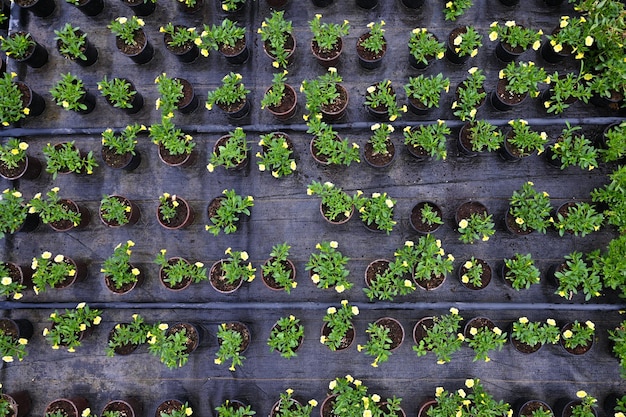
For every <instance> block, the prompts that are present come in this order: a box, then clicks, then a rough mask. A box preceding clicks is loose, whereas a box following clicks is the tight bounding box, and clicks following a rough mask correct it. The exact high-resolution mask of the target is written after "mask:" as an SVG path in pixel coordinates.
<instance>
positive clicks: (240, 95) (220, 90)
mask: <svg viewBox="0 0 626 417" xmlns="http://www.w3.org/2000/svg"><path fill="white" fill-rule="evenodd" d="M241 79H242V76H241V74H238V73H234V72H230V73H228V74H227V75H225V76H224V78H222V85H221V86H220V87H217V88H216V89H214V90H212V91H209V93H208V94H207V100H206V108H207V110H211V109H212V108H213V105H217V106H219V107H220V108H222V109H228V108H229V107H233V106H236V105H238V104H241V103H244V102H245V101H246V100H247V95H248V93H250V90H248V89H247V88H246V86H245V85H244V84H243V82H241Z"/></svg>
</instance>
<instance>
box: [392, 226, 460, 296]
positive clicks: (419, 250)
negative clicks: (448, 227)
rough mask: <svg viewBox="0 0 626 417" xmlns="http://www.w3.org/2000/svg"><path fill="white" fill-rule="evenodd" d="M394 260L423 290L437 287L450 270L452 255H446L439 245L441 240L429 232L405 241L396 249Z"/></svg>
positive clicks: (452, 260)
mask: <svg viewBox="0 0 626 417" xmlns="http://www.w3.org/2000/svg"><path fill="white" fill-rule="evenodd" d="M395 253H397V255H396V259H395V262H396V263H398V264H399V265H401V266H402V267H403V268H404V273H409V274H411V276H413V279H414V280H415V282H416V283H417V285H419V286H420V287H422V288H423V289H425V290H432V289H435V288H438V287H439V286H441V285H442V284H443V282H444V281H445V279H446V274H448V273H449V272H450V271H452V263H453V262H454V256H452V254H448V255H446V253H445V250H444V249H443V248H442V247H441V240H439V239H435V237H434V236H433V235H431V234H427V235H425V236H420V238H419V239H418V240H417V242H413V241H410V240H408V241H406V242H404V245H403V246H402V247H400V248H398V249H396V252H395Z"/></svg>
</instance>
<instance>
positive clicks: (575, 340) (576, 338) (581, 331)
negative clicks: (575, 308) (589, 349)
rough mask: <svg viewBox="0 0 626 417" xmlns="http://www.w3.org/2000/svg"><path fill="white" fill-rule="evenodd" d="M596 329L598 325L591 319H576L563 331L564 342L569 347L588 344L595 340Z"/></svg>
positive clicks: (573, 347)
mask: <svg viewBox="0 0 626 417" xmlns="http://www.w3.org/2000/svg"><path fill="white" fill-rule="evenodd" d="M595 330H596V325H595V324H594V323H593V322H592V321H591V320H587V321H586V322H584V323H579V322H578V320H574V322H573V323H572V326H571V328H570V329H568V330H565V331H564V332H563V333H562V336H563V344H564V345H565V347H566V348H568V349H575V348H577V347H581V346H587V345H588V344H589V343H591V342H593V335H594V333H595Z"/></svg>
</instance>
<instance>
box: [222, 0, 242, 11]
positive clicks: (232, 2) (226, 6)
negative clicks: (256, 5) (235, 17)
mask: <svg viewBox="0 0 626 417" xmlns="http://www.w3.org/2000/svg"><path fill="white" fill-rule="evenodd" d="M220 1H221V3H222V10H224V11H225V12H237V11H240V10H241V9H242V8H243V6H244V5H245V4H246V0H220Z"/></svg>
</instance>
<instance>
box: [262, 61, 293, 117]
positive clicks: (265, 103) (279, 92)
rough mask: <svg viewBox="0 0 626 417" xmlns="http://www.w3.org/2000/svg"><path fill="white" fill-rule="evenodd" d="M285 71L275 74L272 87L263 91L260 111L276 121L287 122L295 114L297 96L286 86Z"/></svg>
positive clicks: (291, 88)
mask: <svg viewBox="0 0 626 417" xmlns="http://www.w3.org/2000/svg"><path fill="white" fill-rule="evenodd" d="M286 79H287V70H283V72H277V73H276V74H274V78H273V79H272V85H271V86H270V87H269V88H268V89H267V90H266V91H265V95H264V96H263V99H262V100H261V109H265V108H267V110H268V111H269V112H270V113H271V114H272V115H273V116H274V117H275V118H276V119H278V120H281V121H285V120H289V119H291V118H292V117H293V115H294V114H296V110H297V105H298V96H297V94H296V90H294V89H293V87H292V86H290V85H289V84H287V83H286V82H285V81H286Z"/></svg>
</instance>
